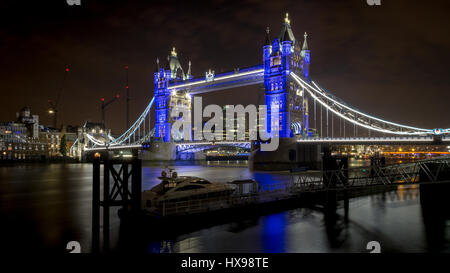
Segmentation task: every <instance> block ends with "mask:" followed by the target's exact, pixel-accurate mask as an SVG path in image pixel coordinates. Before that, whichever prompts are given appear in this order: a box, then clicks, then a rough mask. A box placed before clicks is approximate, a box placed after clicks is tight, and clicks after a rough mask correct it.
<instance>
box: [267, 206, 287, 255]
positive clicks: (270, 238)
mask: <svg viewBox="0 0 450 273" xmlns="http://www.w3.org/2000/svg"><path fill="white" fill-rule="evenodd" d="M286 217H287V212H282V213H276V214H271V215H267V216H266V217H264V218H263V219H262V220H261V225H262V230H263V233H262V238H261V240H262V251H263V252H266V253H283V252H285V250H286V249H285V240H286V238H285V236H286V226H287V220H286Z"/></svg>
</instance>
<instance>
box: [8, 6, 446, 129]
mask: <svg viewBox="0 0 450 273" xmlns="http://www.w3.org/2000/svg"><path fill="white" fill-rule="evenodd" d="M81 1H82V5H81V6H80V7H69V6H67V5H66V4H65V1H30V4H28V5H27V4H25V3H24V2H23V1H5V2H2V3H1V4H0V7H1V11H0V23H1V24H0V59H1V60H2V61H1V63H2V65H1V68H0V80H1V83H2V87H3V88H2V91H1V93H0V101H1V102H2V107H1V108H0V117H1V119H2V120H5V121H6V120H12V119H14V115H15V112H16V111H17V110H18V109H19V108H20V107H22V106H23V105H29V106H31V107H32V110H33V111H34V112H37V113H38V114H40V115H41V119H42V120H43V121H44V122H45V123H50V122H51V120H50V118H49V117H48V116H47V115H46V109H47V99H49V98H50V99H54V98H55V97H56V94H57V91H58V89H59V88H60V87H61V84H62V79H63V73H64V72H63V71H64V70H63V69H64V66H65V65H66V64H70V65H71V72H70V77H69V80H68V82H67V86H66V90H65V92H64V94H63V95H62V98H61V105H60V108H61V109H60V113H61V116H60V121H61V120H62V121H63V122H64V123H65V124H81V123H82V122H83V121H84V120H86V119H91V120H94V121H95V120H99V119H100V109H99V106H100V101H99V99H100V98H101V97H107V98H108V97H112V96H113V95H114V94H116V93H117V92H120V93H121V94H122V95H123V92H124V85H125V83H124V80H125V73H124V70H123V66H124V65H129V67H130V69H129V81H130V90H131V92H132V95H133V101H132V104H131V106H132V111H131V114H132V117H133V118H134V117H137V116H138V114H139V113H140V112H141V111H142V110H143V109H144V108H145V105H146V104H147V103H148V101H149V100H150V98H151V96H152V94H153V84H152V81H153V72H154V70H155V67H156V63H155V60H156V58H157V57H158V58H159V59H160V60H161V61H163V60H165V59H166V57H167V55H168V53H169V51H170V49H171V47H172V46H175V47H176V48H177V51H178V52H179V56H180V59H181V62H182V65H183V66H184V67H186V66H187V62H188V60H191V61H192V69H193V72H194V74H195V75H197V76H200V75H202V74H203V73H204V71H207V70H208V69H209V68H213V69H215V70H216V71H218V72H219V71H225V70H231V69H233V68H235V67H245V66H250V65H255V64H258V63H260V62H261V54H262V49H261V45H262V42H263V40H264V31H265V28H266V26H270V28H271V30H272V33H271V34H272V36H277V35H278V32H279V30H280V28H281V23H282V18H283V17H284V13H285V12H287V11H288V12H289V13H290V17H291V22H292V25H293V29H294V33H295V35H296V37H297V39H302V38H303V33H304V32H305V31H307V32H308V33H309V36H308V39H309V46H310V48H311V55H312V66H311V69H312V74H311V76H312V77H313V79H314V80H315V81H317V82H319V83H320V84H321V85H322V86H324V87H325V88H327V89H328V90H330V91H332V92H333V93H334V94H336V95H337V96H339V97H341V98H343V99H344V100H345V101H347V102H349V103H351V104H353V105H355V106H357V107H358V108H360V109H363V110H364V111H366V112H369V113H373V114H376V115H379V116H381V117H384V118H387V119H389V120H393V121H396V122H401V123H407V124H412V125H416V126H419V127H428V128H434V127H450V119H449V116H450V107H448V101H449V95H448V94H449V93H448V92H449V86H450V78H449V77H448V76H447V73H448V68H447V67H448V66H449V64H450V53H449V52H450V51H449V49H450V37H449V36H448V34H447V33H448V27H449V25H450V24H449V23H450V19H449V16H448V15H447V13H448V11H449V10H450V4H449V3H448V1H433V2H432V4H431V3H430V2H427V1H406V0H404V1H383V0H382V5H381V6H379V7H370V6H368V5H367V4H366V1H365V0H353V1H331V0H330V1H308V0H304V1H301V0H295V1H255V0H254V1H180V2H175V1H124V0H123V1H121V0H114V1H91V0H84V1H83V0H81ZM260 93H261V89H259V88H257V87H247V88H244V89H242V90H227V91H224V92H222V93H214V94H208V95H205V102H206V103H218V102H221V103H244V104H247V103H256V101H257V100H258V98H259V99H261V97H260ZM124 111H125V102H124V100H119V101H118V102H117V103H116V104H114V105H112V106H111V107H110V108H109V109H108V112H107V124H108V125H110V126H111V127H112V128H113V129H114V131H116V132H118V131H121V130H123V129H124V124H125V114H124Z"/></svg>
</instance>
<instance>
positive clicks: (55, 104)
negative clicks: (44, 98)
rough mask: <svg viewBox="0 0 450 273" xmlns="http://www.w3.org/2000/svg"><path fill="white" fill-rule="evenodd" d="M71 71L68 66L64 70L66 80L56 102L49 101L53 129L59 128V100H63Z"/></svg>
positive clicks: (64, 79)
mask: <svg viewBox="0 0 450 273" xmlns="http://www.w3.org/2000/svg"><path fill="white" fill-rule="evenodd" d="M69 71H70V69H69V66H68V65H67V66H66V68H65V69H64V78H63V82H62V86H61V88H60V89H59V91H58V95H57V97H56V101H55V102H53V101H51V100H48V104H49V105H50V108H49V109H48V113H49V114H50V115H53V128H56V126H57V116H58V103H59V99H60V98H61V94H62V92H63V90H64V87H65V84H66V80H67V75H68V74H69Z"/></svg>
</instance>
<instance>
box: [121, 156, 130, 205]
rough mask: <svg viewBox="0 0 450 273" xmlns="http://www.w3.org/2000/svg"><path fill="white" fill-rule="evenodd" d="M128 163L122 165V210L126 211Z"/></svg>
mask: <svg viewBox="0 0 450 273" xmlns="http://www.w3.org/2000/svg"><path fill="white" fill-rule="evenodd" d="M128 174H129V173H128V163H122V210H123V212H127V211H128Z"/></svg>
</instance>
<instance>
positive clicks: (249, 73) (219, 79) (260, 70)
mask: <svg viewBox="0 0 450 273" xmlns="http://www.w3.org/2000/svg"><path fill="white" fill-rule="evenodd" d="M262 72H264V69H258V70H254V71H248V72H243V73H238V74H233V75H228V76H223V77H218V78H214V81H221V80H226V79H232V78H236V77H242V76H246V75H251V74H259V73H262ZM207 82H211V81H207V80H202V81H198V82H192V83H185V84H180V85H174V86H169V87H167V89H169V90H170V89H176V88H182V87H188V86H193V85H198V84H203V83H207Z"/></svg>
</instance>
